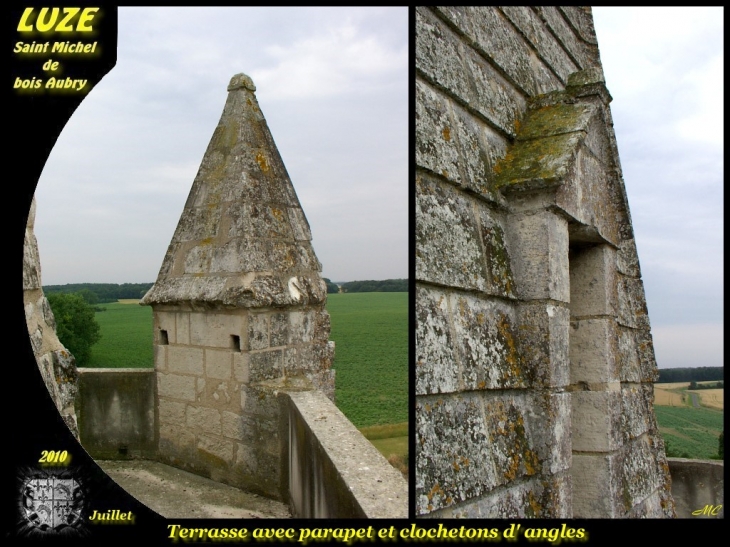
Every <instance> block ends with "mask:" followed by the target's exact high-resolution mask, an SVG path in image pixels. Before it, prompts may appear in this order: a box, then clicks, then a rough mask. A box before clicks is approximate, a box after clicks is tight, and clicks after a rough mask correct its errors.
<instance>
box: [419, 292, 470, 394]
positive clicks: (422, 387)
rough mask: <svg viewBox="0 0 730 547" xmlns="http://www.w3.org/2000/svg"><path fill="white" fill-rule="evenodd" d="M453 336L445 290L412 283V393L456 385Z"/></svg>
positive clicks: (446, 389)
mask: <svg viewBox="0 0 730 547" xmlns="http://www.w3.org/2000/svg"><path fill="white" fill-rule="evenodd" d="M454 346H455V340H454V338H453V334H452V332H451V319H450V312H449V299H448V295H447V293H446V292H444V291H442V290H439V289H435V288H432V287H429V286H425V285H421V284H416V393H417V394H418V395H424V394H430V393H449V392H453V391H456V390H457V389H458V388H459V376H460V375H459V368H458V365H457V363H456V352H455V349H454Z"/></svg>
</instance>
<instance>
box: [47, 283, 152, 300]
mask: <svg viewBox="0 0 730 547" xmlns="http://www.w3.org/2000/svg"><path fill="white" fill-rule="evenodd" d="M152 285H153V283H122V284H121V285H120V284H118V283H69V284H67V285H44V286H43V292H44V293H45V295H46V296H48V295H50V294H54V293H61V294H73V293H75V294H80V295H81V296H83V298H84V300H86V302H88V303H89V304H91V305H94V304H101V303H104V302H116V301H117V300H120V299H125V298H142V297H143V296H144V295H145V294H146V293H147V291H149V290H150V289H151V288H152Z"/></svg>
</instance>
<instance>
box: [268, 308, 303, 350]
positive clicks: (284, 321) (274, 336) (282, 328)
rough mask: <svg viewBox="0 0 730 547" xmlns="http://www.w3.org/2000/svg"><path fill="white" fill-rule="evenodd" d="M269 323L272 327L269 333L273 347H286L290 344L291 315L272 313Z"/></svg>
mask: <svg viewBox="0 0 730 547" xmlns="http://www.w3.org/2000/svg"><path fill="white" fill-rule="evenodd" d="M299 313H301V312H299ZM269 321H270V325H271V330H270V333H269V343H270V344H271V347H272V348H275V347H278V346H286V345H287V344H288V343H289V314H288V313H287V312H279V313H272V314H271V315H270V317H269Z"/></svg>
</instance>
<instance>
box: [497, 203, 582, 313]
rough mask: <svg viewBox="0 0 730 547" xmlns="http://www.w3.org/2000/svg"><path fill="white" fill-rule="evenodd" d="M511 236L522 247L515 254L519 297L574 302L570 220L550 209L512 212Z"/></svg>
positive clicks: (512, 241)
mask: <svg viewBox="0 0 730 547" xmlns="http://www.w3.org/2000/svg"><path fill="white" fill-rule="evenodd" d="M507 235H508V239H509V241H510V242H511V247H512V248H513V249H519V250H520V252H519V253H517V252H515V253H513V255H512V273H513V275H514V278H515V284H516V286H517V294H518V296H519V297H521V298H522V299H525V300H535V299H551V300H558V301H561V302H570V284H569V277H568V223H567V221H566V220H565V219H563V218H561V217H558V216H557V215H555V214H553V213H551V212H548V211H544V212H539V213H535V214H517V215H512V216H511V217H510V219H509V221H508V223H507Z"/></svg>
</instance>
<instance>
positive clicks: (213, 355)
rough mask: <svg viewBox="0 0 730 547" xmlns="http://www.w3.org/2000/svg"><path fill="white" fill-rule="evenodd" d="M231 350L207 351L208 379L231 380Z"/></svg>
mask: <svg viewBox="0 0 730 547" xmlns="http://www.w3.org/2000/svg"><path fill="white" fill-rule="evenodd" d="M232 354H233V352H232V351H231V350H218V349H206V350H205V375H206V377H208V378H217V379H219V380H228V379H230V378H231V361H232V359H233V356H232Z"/></svg>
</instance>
